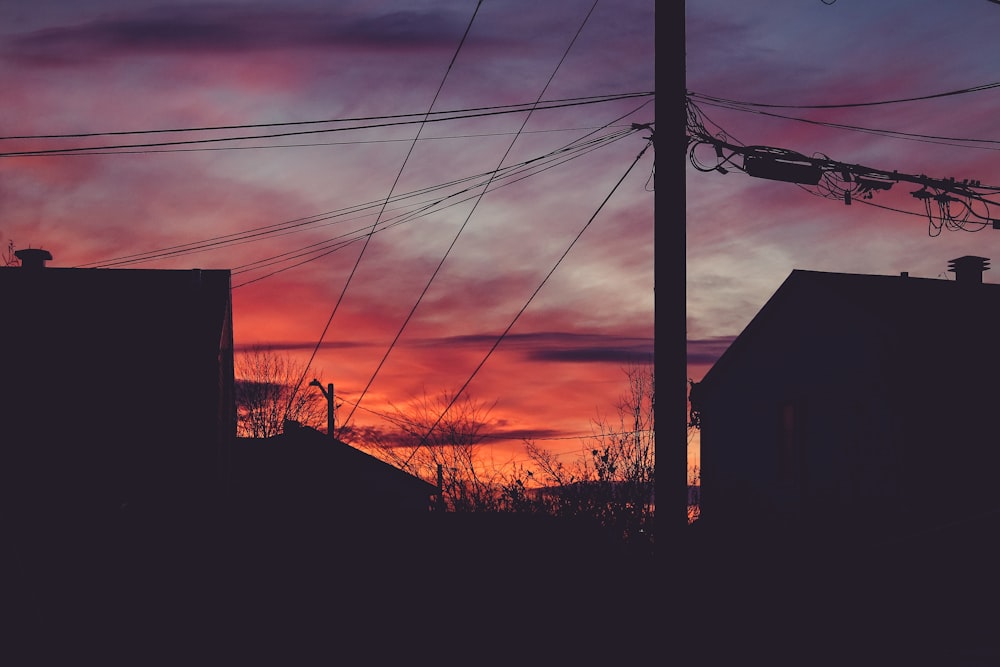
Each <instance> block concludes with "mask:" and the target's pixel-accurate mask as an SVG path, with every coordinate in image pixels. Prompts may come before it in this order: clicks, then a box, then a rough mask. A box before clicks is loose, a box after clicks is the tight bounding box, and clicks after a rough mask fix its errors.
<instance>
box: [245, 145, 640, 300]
mask: <svg viewBox="0 0 1000 667" xmlns="http://www.w3.org/2000/svg"><path fill="white" fill-rule="evenodd" d="M633 131H634V130H626V131H624V132H623V133H622V134H619V135H618V136H615V137H613V138H609V140H608V141H607V142H606V143H611V142H613V141H617V140H619V139H621V138H622V137H623V136H625V135H627V134H631V133H632V132H633ZM603 145H605V143H602V144H594V145H591V146H587V147H586V148H585V149H583V150H581V152H580V153H578V154H576V155H571V156H569V157H566V158H561V159H559V160H558V161H553V162H552V163H550V164H549V165H546V166H544V167H538V168H537V170H536V171H530V170H531V169H532V167H528V168H526V169H525V171H528V172H529V173H527V174H524V175H520V174H511V175H508V176H505V178H512V179H513V180H508V181H507V182H505V183H502V184H501V185H498V186H495V187H493V188H492V189H491V190H490V191H489V192H491V193H492V192H495V191H496V190H497V189H499V188H501V187H507V186H509V185H514V184H515V183H517V182H519V181H521V180H524V179H525V178H529V177H531V176H535V175H537V174H538V173H541V172H542V171H547V170H548V169H552V168H554V167H557V166H561V165H562V164H564V163H566V162H569V161H570V160H575V159H577V158H579V157H582V156H583V155H585V154H587V153H589V152H591V151H594V150H597V149H598V148H600V147H602V146H603ZM515 176H516V177H517V178H514V177H515ZM479 187H482V185H481V184H479V185H475V186H471V187H469V188H466V189H465V190H463V191H462V192H460V193H456V196H457V195H459V194H462V193H464V192H469V191H471V190H474V189H477V188H479ZM476 197H477V195H470V196H468V197H465V198H464V199H459V200H456V201H454V202H451V203H449V204H443V205H441V206H440V207H438V208H437V209H436V210H434V211H431V210H430V209H432V208H434V207H435V206H437V205H438V204H441V203H442V202H443V201H444V199H442V200H439V201H438V202H434V203H432V204H430V205H428V206H425V207H423V208H422V209H420V210H418V211H414V212H410V213H406V214H404V215H403V216H401V217H400V219H397V220H395V221H394V222H392V223H389V224H384V225H383V226H381V227H379V228H378V229H376V230H375V232H376V233H377V232H382V231H386V230H387V229H390V228H392V227H395V226H397V225H401V224H405V223H407V222H410V221H412V220H413V219H415V218H417V217H424V216H426V215H430V213H431V212H438V211H441V210H443V209H444V208H448V207H451V206H457V205H458V204H461V203H464V202H466V201H469V200H472V199H475V198H476ZM445 199H447V198H445ZM382 222H385V221H382ZM380 224H382V223H380ZM355 240H357V239H355ZM350 242H351V243H352V242H353V241H350ZM346 243H347V242H345V243H340V244H334V245H333V247H330V246H327V247H324V248H319V249H318V250H315V251H314V252H315V253H319V254H314V255H313V256H312V257H310V258H309V259H305V260H303V261H301V262H298V263H296V264H293V265H289V266H285V267H283V268H281V269H278V270H276V271H274V272H272V273H269V274H266V275H264V276H260V277H258V278H254V279H252V280H248V281H245V282H243V283H239V284H237V285H233V289H237V288H239V287H245V286H246V285H248V284H250V283H254V282H258V281H260V280H263V279H265V278H269V277H271V276H273V275H276V274H278V273H282V272H284V271H288V270H290V269H293V268H296V267H298V266H302V265H303V264H307V263H309V262H312V261H315V260H317V259H320V258H322V257H325V256H326V255H328V254H330V253H332V252H336V251H337V250H340V249H341V247H342V246H343V245H346ZM314 245H316V244H314ZM298 252H299V251H293V253H291V254H295V253H298ZM285 254H286V255H287V254H290V253H285ZM307 254H309V253H306V252H303V253H300V254H296V257H303V256H305V255H307ZM262 261H269V260H262ZM259 263H260V262H257V264H259ZM237 273H242V271H238V272H237Z"/></svg>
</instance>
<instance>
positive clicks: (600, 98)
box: [0, 92, 653, 141]
mask: <svg viewBox="0 0 1000 667" xmlns="http://www.w3.org/2000/svg"><path fill="white" fill-rule="evenodd" d="M651 95H653V93H652V92H635V93H624V94H622V93H616V94H613V95H588V96H584V97H566V98H562V99H555V100H548V101H547V102H546V103H547V104H556V103H573V104H571V106H574V105H575V104H591V103H595V102H606V101H613V100H618V99H628V98H630V97H637V96H651ZM537 104H538V102H521V103H517V104H498V105H493V106H485V107H468V108H465V109H449V110H447V111H427V112H424V113H402V114H390V115H385V116H356V117H348V118H327V119H323V120H301V121H285V122H280V123H248V124H243V125H210V126H202V127H197V126H196V127H178V128H172V129H152V130H118V131H111V132H77V133H70V134H24V135H8V136H0V141H7V140H12V139H81V138H86V137H112V136H128V135H142V134H179V133H182V132H217V131H220V130H252V129H259V128H266V127H297V126H302V125H326V124H329V123H360V122H370V121H374V120H380V121H381V120H399V119H403V118H417V119H421V118H425V117H429V116H442V115H450V114H466V113H472V112H481V111H493V112H500V111H502V110H506V111H503V113H517V112H519V111H527V110H530V109H531V108H532V107H534V106H536V105H537ZM520 107H525V108H520ZM442 120H450V119H448V118H445V119H442ZM418 122H419V121H418Z"/></svg>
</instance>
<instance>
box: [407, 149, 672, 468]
mask: <svg viewBox="0 0 1000 667" xmlns="http://www.w3.org/2000/svg"><path fill="white" fill-rule="evenodd" d="M651 145H653V142H652V139H650V141H649V143H647V144H646V145H645V146H644V147H643V149H642V150H641V151H639V154H638V155H637V156H636V158H635V160H633V161H632V164H630V165H629V167H628V169H626V170H625V173H624V174H623V175H622V177H621V178H620V179H618V182H617V183H615V185H614V187H613V188H611V192H609V193H608V195H607V196H606V197H605V198H604V200H603V201H602V202H601V204H600V205H599V206H598V207H597V210H596V211H594V214H593V215H591V216H590V218H589V219H588V220H587V222H586V223H585V224H584V225H583V227H582V228H581V229H580V231H579V232H578V233H577V235H576V236H575V237H574V238H573V240H572V241H570V244H569V246H568V247H567V248H566V250H565V251H564V252H563V254H562V255H561V256H560V257H559V259H557V260H556V263H555V264H554V265H553V267H552V268H551V269H550V270H549V272H548V273H547V274H545V277H544V278H542V281H541V282H540V283H539V284H538V287H536V288H535V291H534V292H532V293H531V296H529V297H528V300H527V301H526V302H525V304H524V305H523V306H522V307H521V309H520V310H519V311H518V312H517V314H516V315H514V318H513V319H512V320H511V321H510V324H508V325H507V328H506V329H504V330H503V332H501V334H500V335H499V336H498V337H497V339H496V341H494V343H493V345H492V346H491V347H490V349H489V350H488V351H487V352H486V354H485V356H483V358H482V360H481V361H480V362H479V364H478V365H477V366H476V367H475V368H474V369H473V370H472V373H471V374H470V375H469V378H468V379H467V380H466V381H465V382H464V383H463V384H462V386H461V387H460V388H459V390H458V391H456V392H455V395H454V397H453V398H452V399H451V401H450V402H449V403H448V405H447V406H446V407H445V409H444V410H443V411H442V412H441V414H440V416H438V418H437V420H436V421H435V422H434V424H432V425H431V427H430V428H429V429H428V430H427V433H426V434H425V435H424V437H423V438H421V440H420V442H419V443H417V446H416V447H415V448H414V449H413V451H412V452H411V453H410V456H409V457H407V459H406V461H405V463H404V464H403V467H404V468H405V467H407V466H408V465H409V463H410V460H412V459H413V456H414V454H416V453H417V450H419V449H420V447H421V446H423V444H424V443H425V442H426V441H427V439H428V438H429V437H430V434H431V433H433V432H434V429H435V428H437V426H438V424H440V423H441V420H442V419H444V416H445V415H446V414H448V411H449V410H450V409H451V407H452V406H453V405H454V404H455V402H456V401H457V400H458V397H459V396H461V395H462V394H463V393H464V392H465V390H466V389H467V388H468V386H469V384H471V383H472V380H473V379H474V378H475V377H476V375H477V374H478V373H479V371H480V370H481V369H482V367H483V366H484V365H485V364H486V362H487V361H488V360H489V358H490V357H491V356H492V355H493V353H494V352H495V351H496V349H497V348H498V347H499V346H500V343H502V342H503V340H504V338H506V337H507V334H508V333H510V330H511V329H513V328H514V325H515V324H516V323H517V321H518V320H519V319H520V318H521V315H523V314H524V311H526V310H527V309H528V306H530V305H531V302H532V301H534V299H535V297H536V296H537V295H538V293H539V292H540V291H541V290H542V287H544V286H545V283H547V282H548V280H549V278H551V277H552V274H553V273H555V272H556V269H558V268H559V265H560V264H561V263H562V261H563V260H564V259H565V258H566V256H567V255H568V254H569V252H570V250H572V249H573V246H575V245H576V242H577V241H579V240H580V237H581V236H583V233H584V232H585V231H587V228H588V227H590V225H591V223H593V222H594V219H595V218H597V215H598V214H599V213H600V212H601V210H603V208H604V206H605V204H607V203H608V201H609V200H610V199H611V197H612V195H614V193H615V192H616V191H617V190H618V188H619V187H620V186H621V184H622V183H623V182H624V181H625V179H626V178H627V177H628V175H629V174H630V173H631V172H632V169H633V168H634V167H635V165H637V164H638V163H639V160H641V159H642V156H643V155H645V153H646V151H647V150H648V149H649V147H650V146H651Z"/></svg>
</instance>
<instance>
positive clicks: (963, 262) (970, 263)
mask: <svg viewBox="0 0 1000 667" xmlns="http://www.w3.org/2000/svg"><path fill="white" fill-rule="evenodd" d="M948 270H949V271H951V272H952V273H954V274H955V282H960V283H981V282H983V272H984V271H989V270H990V259H989V257H977V256H975V255H965V256H964V257H957V258H955V259H953V260H950V261H949V262H948Z"/></svg>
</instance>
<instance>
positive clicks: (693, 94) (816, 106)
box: [687, 81, 1000, 109]
mask: <svg viewBox="0 0 1000 667" xmlns="http://www.w3.org/2000/svg"><path fill="white" fill-rule="evenodd" d="M993 88H1000V81H996V82H993V83H984V84H980V85H978V86H969V87H967V88H959V89H958V90H949V91H947V92H943V93H932V94H930V95H920V96H916V97H901V98H897V99H892V100H878V101H874V102H851V103H842V104H768V103H764V102H747V101H743V100H732V99H728V98H725V97H715V96H714V95H705V94H703V93H697V92H694V91H690V90H689V91H687V94H688V95H689V96H690V97H694V98H696V99H700V100H702V101H704V102H718V103H726V104H733V105H737V106H745V107H761V108H766V109H850V108H857V107H874V106H882V105H886V104H902V103H904V102H920V101H923V100H933V99H938V98H941V97H953V96H955V95H967V94H969V93H978V92H982V91H984V90H992V89H993Z"/></svg>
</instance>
